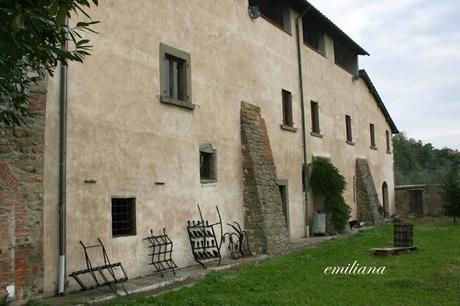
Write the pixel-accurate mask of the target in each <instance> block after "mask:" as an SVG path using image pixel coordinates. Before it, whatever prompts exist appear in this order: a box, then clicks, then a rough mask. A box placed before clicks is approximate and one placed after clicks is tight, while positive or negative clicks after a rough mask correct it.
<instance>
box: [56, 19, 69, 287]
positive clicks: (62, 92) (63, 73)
mask: <svg viewBox="0 0 460 306" xmlns="http://www.w3.org/2000/svg"><path fill="white" fill-rule="evenodd" d="M65 24H66V25H68V20H67V18H66V21H65ZM67 48H68V46H67V39H66V41H65V43H64V44H63V46H62V49H63V50H64V51H67ZM59 75H60V83H59V202H58V206H59V266H58V295H64V293H65V280H66V160H67V139H66V135H67V64H66V63H63V62H61V63H60V71H59Z"/></svg>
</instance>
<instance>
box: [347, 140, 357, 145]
mask: <svg viewBox="0 0 460 306" xmlns="http://www.w3.org/2000/svg"><path fill="white" fill-rule="evenodd" d="M346 143H347V144H349V145H350V146H354V145H355V143H354V142H353V141H349V140H347V141H346Z"/></svg>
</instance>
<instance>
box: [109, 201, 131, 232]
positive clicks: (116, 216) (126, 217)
mask: <svg viewBox="0 0 460 306" xmlns="http://www.w3.org/2000/svg"><path fill="white" fill-rule="evenodd" d="M133 235H136V199H135V198H112V237H121V236H133Z"/></svg>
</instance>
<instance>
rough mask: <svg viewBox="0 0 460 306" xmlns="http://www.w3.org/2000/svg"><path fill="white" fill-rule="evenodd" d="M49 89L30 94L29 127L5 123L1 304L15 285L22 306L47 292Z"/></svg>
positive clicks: (0, 162)
mask: <svg viewBox="0 0 460 306" xmlns="http://www.w3.org/2000/svg"><path fill="white" fill-rule="evenodd" d="M45 100H46V93H45V88H44V85H43V87H42V88H36V89H35V90H33V91H32V93H31V107H32V112H33V113H34V117H32V118H29V119H28V120H27V125H24V126H21V127H16V128H9V127H6V126H4V125H3V124H2V123H0V302H1V301H2V299H4V298H5V297H6V296H5V295H6V287H7V286H14V288H15V297H14V301H15V302H17V303H21V302H25V301H27V300H29V299H31V298H33V297H37V296H39V295H40V294H41V292H42V290H43V150H44V148H43V145H44V132H45V118H44V115H45Z"/></svg>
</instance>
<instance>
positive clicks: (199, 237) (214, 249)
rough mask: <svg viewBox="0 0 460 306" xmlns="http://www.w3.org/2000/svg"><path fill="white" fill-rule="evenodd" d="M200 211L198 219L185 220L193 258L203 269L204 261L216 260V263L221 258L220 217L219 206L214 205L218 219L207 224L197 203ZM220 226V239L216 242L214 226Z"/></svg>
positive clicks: (204, 266)
mask: <svg viewBox="0 0 460 306" xmlns="http://www.w3.org/2000/svg"><path fill="white" fill-rule="evenodd" d="M197 207H198V212H199V213H200V219H199V220H189V221H187V233H188V237H189V240H190V246H191V247H192V253H193V258H194V259H195V261H196V262H197V263H199V264H200V265H201V266H202V267H203V268H204V269H206V268H207V265H206V263H207V262H209V261H212V260H218V263H217V264H218V265H220V262H221V260H222V257H221V255H220V247H221V245H222V236H223V235H222V219H221V216H220V212H219V208H218V207H217V206H216V210H217V215H218V217H219V221H218V222H216V223H213V224H209V221H208V220H204V219H203V215H202V213H201V209H200V206H199V205H197ZM216 227H219V228H220V237H221V238H220V241H219V242H217V238H216V230H215V228H216Z"/></svg>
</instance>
